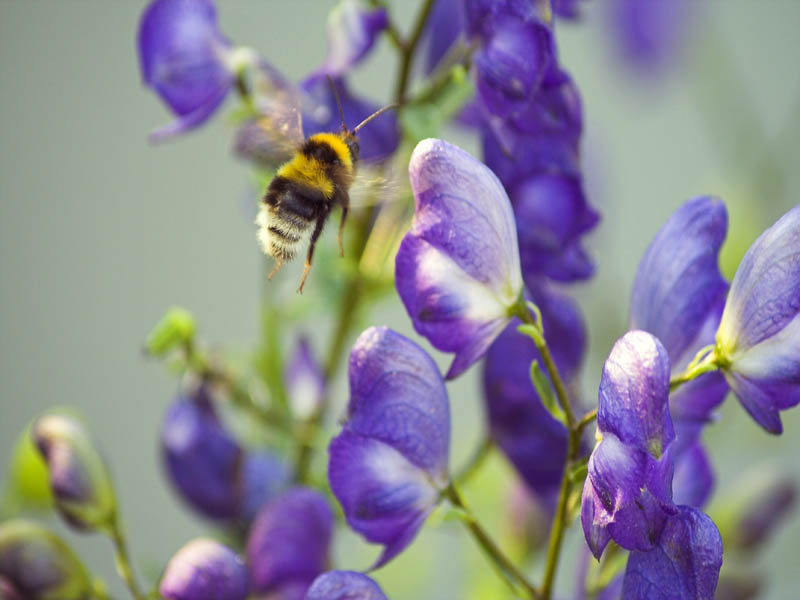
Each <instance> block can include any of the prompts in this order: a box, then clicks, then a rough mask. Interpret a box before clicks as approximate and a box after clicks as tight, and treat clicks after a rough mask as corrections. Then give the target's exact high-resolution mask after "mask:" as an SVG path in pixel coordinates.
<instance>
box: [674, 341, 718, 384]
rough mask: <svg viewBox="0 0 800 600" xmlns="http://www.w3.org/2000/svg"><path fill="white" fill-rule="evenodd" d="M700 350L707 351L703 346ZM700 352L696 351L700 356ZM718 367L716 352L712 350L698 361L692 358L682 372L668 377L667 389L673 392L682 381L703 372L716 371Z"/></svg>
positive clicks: (684, 381) (689, 379) (686, 380)
mask: <svg viewBox="0 0 800 600" xmlns="http://www.w3.org/2000/svg"><path fill="white" fill-rule="evenodd" d="M702 352H707V350H706V349H705V348H704V349H703V350H701V351H700V353H702ZM700 353H698V356H700ZM718 369H719V360H718V359H717V356H716V354H715V353H714V352H713V351H712V352H708V353H707V354H706V356H705V358H704V359H702V360H700V361H699V362H698V361H697V360H693V361H692V362H691V363H690V364H689V366H688V367H686V370H685V371H684V372H683V373H681V374H680V375H676V376H675V377H673V378H672V379H670V380H669V391H670V392H674V391H675V390H676V389H678V388H679V387H680V386H682V385H683V384H684V383H686V382H688V381H691V380H692V379H694V378H695V377H699V376H700V375H703V374H704V373H710V372H711V371H716V370H718Z"/></svg>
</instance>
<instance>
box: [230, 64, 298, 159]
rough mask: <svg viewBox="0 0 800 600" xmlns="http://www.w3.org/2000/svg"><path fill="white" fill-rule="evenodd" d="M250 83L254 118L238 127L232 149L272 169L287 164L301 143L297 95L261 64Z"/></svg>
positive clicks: (294, 90)
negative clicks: (255, 114) (251, 84)
mask: <svg viewBox="0 0 800 600" xmlns="http://www.w3.org/2000/svg"><path fill="white" fill-rule="evenodd" d="M252 83H253V104H254V105H255V109H256V111H257V113H258V115H257V116H255V117H253V118H250V119H248V120H247V121H245V122H244V123H243V124H242V125H241V126H240V128H239V131H238V132H237V133H236V139H235V141H234V148H235V150H236V152H237V153H238V154H239V155H241V156H243V157H244V158H247V159H250V160H253V161H254V162H256V163H258V164H260V165H262V166H265V167H268V168H274V167H277V166H278V165H280V164H282V163H284V162H286V161H287V160H289V159H290V158H291V157H292V155H293V154H294V153H295V152H297V149H298V148H299V147H300V145H301V144H302V143H303V141H304V139H305V138H304V137H303V117H302V112H301V96H300V91H299V90H298V89H297V88H296V87H295V86H293V85H292V84H291V83H290V82H289V81H287V80H286V79H285V78H284V77H283V75H281V74H280V73H279V72H278V71H277V70H275V69H274V68H272V67H271V66H270V65H268V64H267V63H265V62H261V63H260V64H259V68H258V70H257V71H256V74H255V75H254V77H253V82H252Z"/></svg>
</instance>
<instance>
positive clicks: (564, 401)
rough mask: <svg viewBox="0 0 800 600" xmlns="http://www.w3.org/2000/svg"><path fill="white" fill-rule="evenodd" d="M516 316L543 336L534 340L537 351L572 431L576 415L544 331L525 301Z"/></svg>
mask: <svg viewBox="0 0 800 600" xmlns="http://www.w3.org/2000/svg"><path fill="white" fill-rule="evenodd" d="M514 314H516V315H517V316H518V317H519V318H520V319H521V320H522V322H523V323H525V324H526V325H531V326H533V327H536V328H537V329H538V330H539V331H540V333H541V334H542V335H540V336H539V337H538V339H536V340H534V342H535V343H536V349H537V350H538V351H539V354H540V355H541V357H542V362H543V363H544V366H545V368H546V369H547V374H548V375H549V376H550V381H552V382H553V388H554V389H555V391H556V397H557V398H558V403H559V405H560V406H561V410H563V411H564V415H565V416H566V418H567V427H568V428H570V429H572V428H573V427H574V425H575V413H574V412H573V411H572V404H571V403H570V401H569V394H568V393H567V386H565V385H564V381H563V380H562V379H561V375H560V374H559V373H558V367H556V363H555V361H554V360H553V355H552V354H551V353H550V349H549V348H548V347H547V342H546V341H545V339H544V329H543V328H542V326H541V324H540V323H537V322H536V321H535V320H534V319H533V317H531V313H530V311H529V310H528V307H527V306H526V304H525V302H524V301H522V300H521V301H520V302H519V303H518V304H517V306H516V307H515V311H514Z"/></svg>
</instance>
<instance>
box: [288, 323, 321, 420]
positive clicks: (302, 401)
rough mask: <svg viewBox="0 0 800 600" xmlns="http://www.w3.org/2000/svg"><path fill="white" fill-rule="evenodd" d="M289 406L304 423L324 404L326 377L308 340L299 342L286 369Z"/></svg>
mask: <svg viewBox="0 0 800 600" xmlns="http://www.w3.org/2000/svg"><path fill="white" fill-rule="evenodd" d="M284 380H285V381H286V392H287V394H288V396H289V406H290V407H291V409H292V414H293V415H294V416H295V418H297V419H299V420H301V421H304V420H306V419H308V418H309V417H310V416H311V415H313V414H314V413H315V412H316V411H317V410H318V409H319V405H320V402H322V395H323V393H324V391H325V375H324V374H323V372H322V367H321V366H320V365H319V363H318V362H317V360H316V358H315V357H314V356H313V355H312V353H311V345H310V344H309V342H308V339H307V338H305V337H303V338H300V340H299V341H298V344H297V347H296V348H295V351H294V354H293V355H292V358H291V360H290V361H289V364H288V365H287V367H286V374H285V377H284Z"/></svg>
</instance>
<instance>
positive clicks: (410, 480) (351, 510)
mask: <svg viewBox="0 0 800 600" xmlns="http://www.w3.org/2000/svg"><path fill="white" fill-rule="evenodd" d="M329 453H330V463H329V466H328V478H329V481H330V485H331V490H333V493H334V495H335V496H336V498H337V499H338V500H339V502H340V503H341V505H342V508H343V510H344V513H345V516H346V517H347V522H348V524H349V525H350V526H351V527H352V528H353V529H354V530H356V531H357V532H359V533H360V534H361V535H363V536H364V537H365V538H366V539H367V540H369V541H370V542H374V543H379V544H383V545H384V546H385V548H384V551H383V553H382V554H381V556H380V558H379V559H378V561H377V562H376V563H375V565H374V566H373V568H377V567H380V566H381V565H383V564H385V563H386V562H388V561H389V560H391V559H392V558H393V557H394V556H396V555H397V554H398V553H400V552H401V551H402V550H403V549H404V548H405V547H406V546H407V545H408V544H410V543H411V541H412V540H413V538H414V536H415V535H416V534H417V531H418V530H419V528H420V527H422V524H423V523H424V521H425V518H426V517H427V516H428V514H429V513H430V511H431V510H433V508H434V506H435V505H436V503H437V502H438V499H439V495H440V489H439V487H437V485H436V484H435V483H434V481H432V480H431V479H430V477H429V476H428V474H427V473H426V472H425V471H423V470H422V469H420V468H419V467H418V466H416V465H414V464H413V463H412V462H410V461H409V460H408V459H407V458H406V457H405V456H403V455H402V454H401V453H400V452H398V451H397V450H396V449H394V448H393V447H392V446H389V445H388V444H385V443H384V442H381V441H379V440H376V439H372V438H367V437H364V436H361V435H358V434H355V433H351V432H350V431H343V432H342V433H341V434H339V435H338V436H337V437H336V438H334V440H333V441H332V442H331V445H330V448H329Z"/></svg>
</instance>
